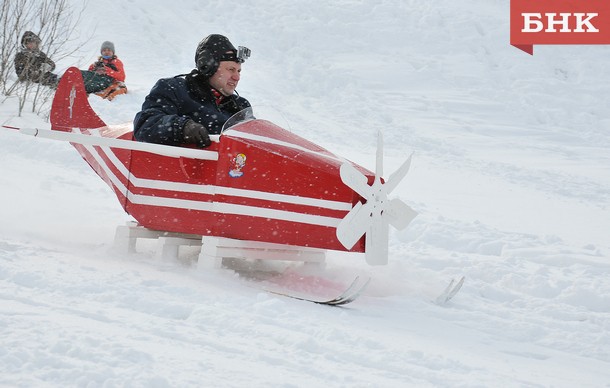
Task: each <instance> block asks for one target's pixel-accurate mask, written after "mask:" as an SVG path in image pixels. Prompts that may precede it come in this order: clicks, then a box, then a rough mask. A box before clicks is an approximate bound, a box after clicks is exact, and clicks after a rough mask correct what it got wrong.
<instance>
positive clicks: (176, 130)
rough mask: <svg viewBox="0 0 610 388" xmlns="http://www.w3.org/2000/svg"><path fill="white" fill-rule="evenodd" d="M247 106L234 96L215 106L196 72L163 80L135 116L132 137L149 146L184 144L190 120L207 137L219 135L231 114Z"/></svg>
mask: <svg viewBox="0 0 610 388" xmlns="http://www.w3.org/2000/svg"><path fill="white" fill-rule="evenodd" d="M248 107H250V103H249V102H248V100H246V99H245V98H243V97H240V96H239V95H237V94H233V95H231V96H229V97H224V98H223V99H222V101H221V102H220V103H219V104H217V103H216V98H215V97H214V94H213V93H212V88H211V87H210V85H209V83H208V81H207V80H206V79H203V77H201V76H200V75H198V74H197V73H196V72H192V73H191V74H188V75H186V77H184V78H183V77H182V76H176V77H174V78H164V79H161V80H159V81H158V82H157V83H156V84H155V86H154V87H153V88H152V90H151V91H150V94H149V95H148V96H146V99H145V100H144V104H142V110H141V111H140V112H139V113H138V114H137V115H136V117H135V119H134V136H135V138H136V140H139V141H144V142H149V143H157V144H169V145H180V144H184V133H183V128H184V124H185V123H186V122H187V121H188V120H189V119H191V120H194V121H196V122H198V123H200V124H202V125H203V126H204V127H205V128H206V129H207V130H208V132H209V133H210V134H219V133H220V131H221V130H222V126H223V124H224V123H225V122H226V121H227V120H228V119H229V118H230V117H231V116H232V115H233V114H235V113H237V112H239V111H241V110H243V109H245V108H248Z"/></svg>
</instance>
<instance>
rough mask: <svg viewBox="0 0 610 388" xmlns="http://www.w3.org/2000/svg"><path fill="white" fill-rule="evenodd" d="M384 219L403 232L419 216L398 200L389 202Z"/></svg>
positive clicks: (384, 212)
mask: <svg viewBox="0 0 610 388" xmlns="http://www.w3.org/2000/svg"><path fill="white" fill-rule="evenodd" d="M382 216H383V218H384V219H385V220H386V222H388V223H389V224H392V226H393V227H395V228H396V229H398V230H403V229H404V228H406V227H407V225H409V224H410V223H411V221H413V219H414V218H415V217H416V216H417V212H416V211H415V210H413V209H412V208H411V207H410V206H409V205H407V204H406V203H404V202H403V201H401V200H400V199H398V198H394V199H392V200H390V201H389V203H388V205H387V207H386V208H385V210H384V211H383V215H382Z"/></svg>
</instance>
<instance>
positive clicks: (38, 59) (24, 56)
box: [15, 31, 58, 88]
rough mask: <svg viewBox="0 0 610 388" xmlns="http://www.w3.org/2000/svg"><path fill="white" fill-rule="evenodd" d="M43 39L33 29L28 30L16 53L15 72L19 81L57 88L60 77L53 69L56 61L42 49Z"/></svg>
mask: <svg viewBox="0 0 610 388" xmlns="http://www.w3.org/2000/svg"><path fill="white" fill-rule="evenodd" d="M40 43H41V40H40V38H39V37H38V35H36V34H35V33H33V32H32V31H26V32H25V33H24V34H23V36H22V37H21V51H19V52H18V53H17V55H15V72H16V73H17V77H18V78H19V81H22V82H36V83H39V84H41V85H45V86H50V87H51V88H56V87H57V83H58V78H57V75H56V74H53V73H52V71H53V70H55V62H53V61H52V60H51V58H49V57H48V56H47V54H45V53H43V52H42V51H41V50H40Z"/></svg>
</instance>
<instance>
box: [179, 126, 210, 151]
mask: <svg viewBox="0 0 610 388" xmlns="http://www.w3.org/2000/svg"><path fill="white" fill-rule="evenodd" d="M183 132H184V142H185V143H194V144H197V145H198V146H199V147H201V148H205V147H207V146H209V145H210V144H211V143H212V142H211V140H210V134H209V133H208V131H207V129H205V127H204V126H203V125H201V124H199V123H196V122H194V121H193V120H189V121H187V122H186V124H184V129H183Z"/></svg>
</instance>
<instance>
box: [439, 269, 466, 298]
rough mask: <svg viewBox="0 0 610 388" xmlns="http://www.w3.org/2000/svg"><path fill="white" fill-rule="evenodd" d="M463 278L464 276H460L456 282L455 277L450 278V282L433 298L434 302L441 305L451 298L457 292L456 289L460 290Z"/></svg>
mask: <svg viewBox="0 0 610 388" xmlns="http://www.w3.org/2000/svg"><path fill="white" fill-rule="evenodd" d="M465 279H466V278H465V277H464V276H462V277H461V278H460V280H458V281H457V282H456V281H455V279H451V282H450V283H449V284H448V285H447V287H446V288H445V290H444V291H443V292H442V293H441V294H440V295H439V296H438V297H437V298H436V299H435V300H434V303H436V304H438V305H443V304H446V303H447V302H449V301H450V300H451V299H453V297H454V296H455V294H457V293H458V291H460V289H461V288H462V286H463V285H464V280H465Z"/></svg>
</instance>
